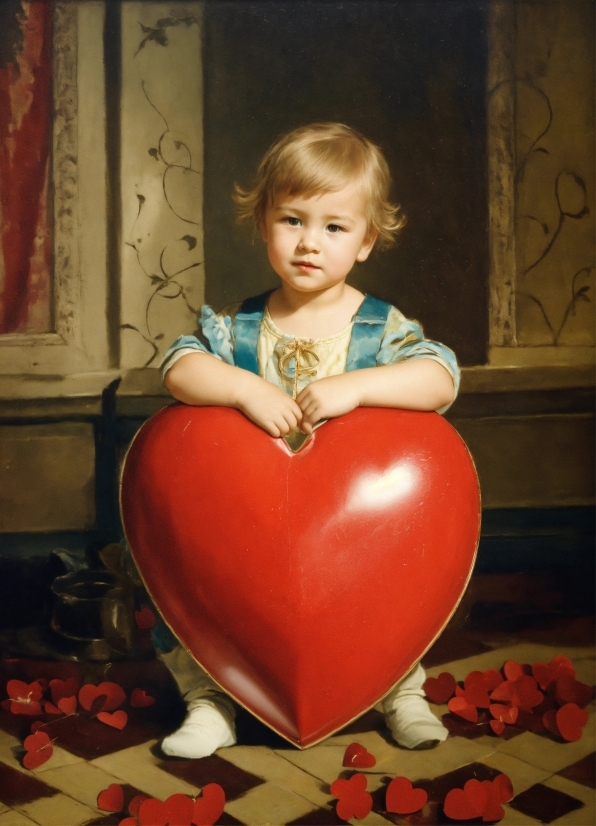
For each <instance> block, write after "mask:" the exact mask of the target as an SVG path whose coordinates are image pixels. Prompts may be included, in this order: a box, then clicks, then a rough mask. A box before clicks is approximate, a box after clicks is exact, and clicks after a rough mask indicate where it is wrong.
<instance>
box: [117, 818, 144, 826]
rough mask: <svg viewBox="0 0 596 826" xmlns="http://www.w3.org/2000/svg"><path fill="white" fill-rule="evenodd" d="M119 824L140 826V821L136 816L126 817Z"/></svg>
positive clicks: (119, 825) (121, 825) (120, 825)
mask: <svg viewBox="0 0 596 826" xmlns="http://www.w3.org/2000/svg"><path fill="white" fill-rule="evenodd" d="M118 826H139V821H138V820H137V819H136V817H125V818H124V820H121V821H120V823H119V824H118Z"/></svg>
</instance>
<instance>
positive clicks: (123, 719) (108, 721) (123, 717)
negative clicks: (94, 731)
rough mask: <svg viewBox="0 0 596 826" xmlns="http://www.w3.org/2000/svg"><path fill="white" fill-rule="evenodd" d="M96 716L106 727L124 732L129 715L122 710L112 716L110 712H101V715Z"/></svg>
mask: <svg viewBox="0 0 596 826" xmlns="http://www.w3.org/2000/svg"><path fill="white" fill-rule="evenodd" d="M95 716H96V717H97V719H98V720H99V721H100V722H101V723H105V725H106V726H111V727H112V728H117V729H118V730H119V731H122V729H123V728H124V726H125V725H126V724H127V722H128V714H127V713H126V712H125V711H122V709H120V710H119V711H114V712H113V713H112V714H110V712H109V711H100V712H99V714H96V715H95Z"/></svg>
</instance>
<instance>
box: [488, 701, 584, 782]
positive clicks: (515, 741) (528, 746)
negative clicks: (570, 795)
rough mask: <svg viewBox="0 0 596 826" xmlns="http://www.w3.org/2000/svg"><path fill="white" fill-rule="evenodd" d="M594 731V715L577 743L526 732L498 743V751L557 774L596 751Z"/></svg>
mask: <svg viewBox="0 0 596 826" xmlns="http://www.w3.org/2000/svg"><path fill="white" fill-rule="evenodd" d="M594 729H595V726H594V715H593V714H592V715H591V717H590V719H589V720H588V722H587V724H586V725H585V726H584V730H583V737H582V738H581V740H577V741H576V742H575V743H558V742H556V741H555V740H550V739H549V738H548V737H539V736H538V735H537V734H532V732H531V731H525V732H524V733H523V734H520V735H519V737H512V738H511V740H507V741H504V742H503V741H500V743H497V746H498V751H499V753H501V754H511V755H513V756H514V757H517V758H519V759H520V760H524V761H525V762H526V763H530V764H531V765H532V766H537V767H538V768H539V769H546V770H548V771H550V772H557V771H560V769H563V768H565V766H571V765H572V764H573V763H576V762H577V761H578V760H581V759H582V758H583V757H586V755H588V754H591V753H592V752H593V751H594V740H595V738H594ZM495 740H498V738H495Z"/></svg>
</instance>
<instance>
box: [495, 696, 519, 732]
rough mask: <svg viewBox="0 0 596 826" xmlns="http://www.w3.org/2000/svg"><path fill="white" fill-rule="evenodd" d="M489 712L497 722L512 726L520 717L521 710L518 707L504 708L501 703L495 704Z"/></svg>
mask: <svg viewBox="0 0 596 826" xmlns="http://www.w3.org/2000/svg"><path fill="white" fill-rule="evenodd" d="M489 711H490V713H491V714H492V716H493V717H494V718H495V720H499V721H500V722H501V723H507V724H508V725H510V726H512V725H513V724H514V723H515V721H516V720H517V717H518V715H519V709H518V708H517V707H516V706H504V705H501V704H500V703H493V704H492V705H491V706H490V708H489ZM493 731H494V729H493Z"/></svg>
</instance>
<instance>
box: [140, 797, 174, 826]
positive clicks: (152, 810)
mask: <svg viewBox="0 0 596 826" xmlns="http://www.w3.org/2000/svg"><path fill="white" fill-rule="evenodd" d="M168 814H169V811H168V807H167V806H166V804H165V803H164V802H163V801H162V800H157V799H156V798H155V797H148V798H147V799H146V800H143V802H142V803H141V805H140V806H139V811H138V813H137V819H138V821H139V826H166V824H167V822H168Z"/></svg>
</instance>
